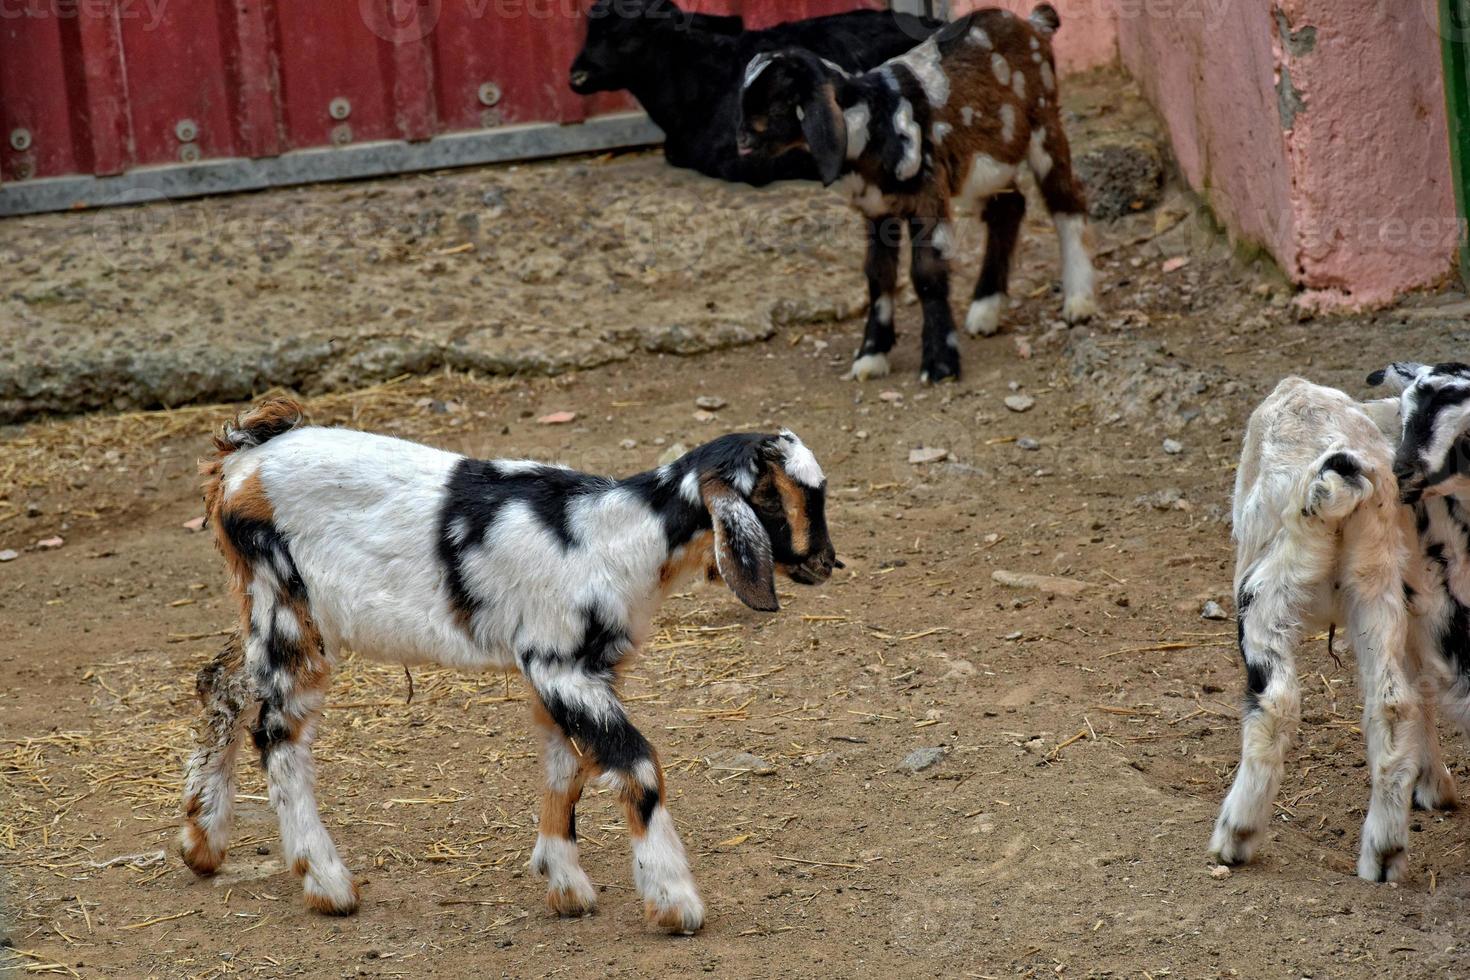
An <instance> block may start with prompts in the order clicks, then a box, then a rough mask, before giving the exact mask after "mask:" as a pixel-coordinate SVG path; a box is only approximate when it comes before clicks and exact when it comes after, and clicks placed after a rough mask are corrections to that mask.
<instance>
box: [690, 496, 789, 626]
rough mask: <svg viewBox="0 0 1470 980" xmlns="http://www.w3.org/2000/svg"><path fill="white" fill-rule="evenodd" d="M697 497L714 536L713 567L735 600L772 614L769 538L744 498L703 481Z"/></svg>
mask: <svg viewBox="0 0 1470 980" xmlns="http://www.w3.org/2000/svg"><path fill="white" fill-rule="evenodd" d="M700 496H701V497H702V498H703V499H704V505H705V507H707V508H708V509H709V516H710V521H711V523H712V524H713V525H714V532H715V566H716V567H717V568H718V569H719V571H720V577H721V578H723V579H724V580H725V584H726V585H727V586H729V587H730V591H731V592H733V593H735V596H736V598H738V599H739V600H740V601H741V602H743V603H745V604H746V605H747V606H749V607H750V608H752V609H757V610H760V611H761V612H775V611H777V610H778V609H780V608H781V603H780V601H779V600H777V598H776V563H775V559H774V558H772V557H771V538H770V536H769V535H768V534H766V529H765V526H764V525H762V524H761V521H760V518H759V517H757V516H756V514H755V511H754V510H753V509H752V508H751V506H750V504H749V503H748V502H747V501H746V500H745V498H744V497H742V496H740V494H738V493H736V492H735V489H734V488H733V487H731V486H730V484H728V483H726V482H725V481H724V480H721V479H718V478H716V477H706V478H705V479H704V481H702V482H701V484H700Z"/></svg>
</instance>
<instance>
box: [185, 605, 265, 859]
mask: <svg viewBox="0 0 1470 980" xmlns="http://www.w3.org/2000/svg"><path fill="white" fill-rule="evenodd" d="M197 690H198V693H199V701H200V703H201V704H202V705H203V706H204V714H203V717H202V718H201V725H200V728H199V731H198V747H197V748H195V750H194V753H193V754H192V755H191V756H190V757H189V761H188V763H187V764H186V765H185V767H184V800H183V824H182V826H181V827H180V830H179V844H180V849H181V851H182V853H183V857H184V863H185V864H187V865H188V866H189V867H190V868H191V869H193V871H194V872H195V873H196V874H201V875H208V874H213V873H214V872H216V871H218V870H219V866H220V865H221V864H222V863H224V860H225V854H226V852H227V851H228V849H229V844H230V821H231V818H232V817H233V815H234V809H235V757H236V754H237V752H238V750H239V747H240V742H241V736H242V734H243V732H244V724H245V717H244V715H245V712H246V711H247V710H248V709H249V708H251V707H252V706H253V705H254V703H255V696H254V694H253V693H251V690H250V682H249V679H248V678H247V676H246V674H245V655H244V650H243V648H242V647H241V643H240V635H239V634H238V633H236V634H235V635H233V636H231V637H230V639H229V640H228V641H227V642H226V643H225V646H224V648H223V649H222V650H220V652H219V653H217V654H216V655H215V657H214V659H213V660H211V661H210V662H209V663H208V664H206V665H205V666H204V667H203V668H202V669H201V670H200V671H199V678H198V687H197Z"/></svg>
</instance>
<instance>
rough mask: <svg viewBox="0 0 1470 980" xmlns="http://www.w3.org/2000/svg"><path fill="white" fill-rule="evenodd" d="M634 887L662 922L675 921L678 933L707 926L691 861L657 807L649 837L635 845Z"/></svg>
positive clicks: (671, 823) (669, 821) (665, 813)
mask: <svg viewBox="0 0 1470 980" xmlns="http://www.w3.org/2000/svg"><path fill="white" fill-rule="evenodd" d="M633 883H634V885H636V886H637V888H638V895H639V897H641V898H642V899H643V900H644V901H645V902H648V903H650V904H651V905H653V907H654V909H655V910H656V911H657V913H658V915H659V916H660V918H672V919H673V920H674V921H675V924H674V926H673V928H675V930H676V931H678V932H694V931H695V930H696V929H698V928H699V927H700V926H702V925H704V903H703V902H702V901H700V898H699V891H698V889H696V888H695V886H694V877H693V875H691V874H690V873H689V859H688V858H686V857H685V856H684V845H683V844H681V843H680V842H679V835H678V834H677V833H676V832H675V831H674V821H673V819H672V818H671V817H670V816H669V811H668V810H667V809H665V808H664V807H662V806H657V807H654V809H653V815H652V816H651V817H650V818H649V820H648V831H647V833H645V834H644V835H643V836H642V837H640V838H638V839H637V840H635V841H634V842H633Z"/></svg>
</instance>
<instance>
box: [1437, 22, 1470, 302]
mask: <svg viewBox="0 0 1470 980" xmlns="http://www.w3.org/2000/svg"><path fill="white" fill-rule="evenodd" d="M1439 36H1440V41H1441V46H1442V47H1443V49H1444V94H1445V107H1446V109H1447V115H1448V116H1449V123H1450V166H1451V168H1452V174H1453V178H1454V182H1455V202H1456V204H1457V205H1458V206H1459V215H1460V231H1461V238H1460V279H1461V280H1462V281H1463V282H1464V283H1465V285H1466V287H1467V288H1470V242H1466V240H1465V229H1466V228H1467V222H1470V0H1439Z"/></svg>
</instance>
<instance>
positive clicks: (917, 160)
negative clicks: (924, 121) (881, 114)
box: [893, 99, 924, 180]
mask: <svg viewBox="0 0 1470 980" xmlns="http://www.w3.org/2000/svg"><path fill="white" fill-rule="evenodd" d="M893 129H894V132H896V133H898V135H899V137H900V138H901V139H902V140H903V158H902V159H900V160H899V161H898V168H897V170H896V171H895V175H896V176H897V177H898V179H899V180H912V179H913V178H915V177H917V176H918V175H919V168H920V166H922V165H923V159H924V158H923V150H924V141H923V137H922V135H921V134H920V133H919V124H918V123H917V122H915V121H914V107H913V104H912V103H911V102H909V100H908V99H899V100H898V108H897V109H896V110H895V111H894V113H893Z"/></svg>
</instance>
